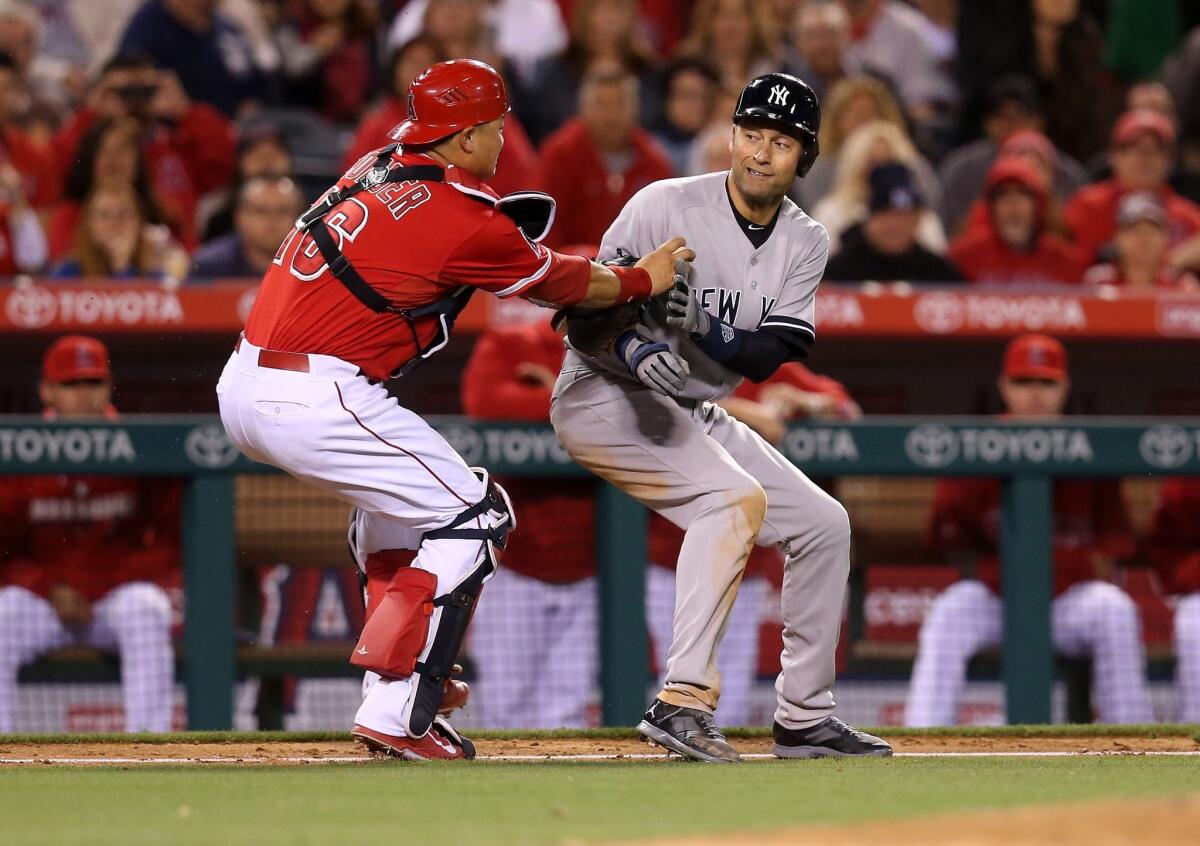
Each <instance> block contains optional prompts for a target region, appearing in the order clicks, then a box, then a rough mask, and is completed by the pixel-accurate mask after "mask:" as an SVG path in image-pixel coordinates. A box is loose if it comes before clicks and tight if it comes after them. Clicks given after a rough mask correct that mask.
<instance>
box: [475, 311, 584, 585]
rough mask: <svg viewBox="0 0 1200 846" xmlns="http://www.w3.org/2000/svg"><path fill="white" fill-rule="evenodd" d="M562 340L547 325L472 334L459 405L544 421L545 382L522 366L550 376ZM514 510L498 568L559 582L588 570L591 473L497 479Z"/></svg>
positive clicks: (489, 416) (497, 416)
mask: <svg viewBox="0 0 1200 846" xmlns="http://www.w3.org/2000/svg"><path fill="white" fill-rule="evenodd" d="M563 353H564V347H563V342H562V338H560V337H559V336H558V334H557V333H556V332H554V331H553V330H552V329H551V328H550V326H549V324H548V323H546V322H543V323H538V324H536V325H527V326H512V327H507V328H503V329H496V330H494V331H492V332H489V333H488V334H486V335H484V336H483V337H482V338H480V339H479V341H478V343H476V344H475V348H474V349H473V350H472V351H471V357H470V359H469V360H468V361H467V367H466V370H464V371H463V380H462V403H463V410H464V411H466V412H467V414H470V415H471V416H472V417H478V418H480V419H483V420H524V421H529V422H536V423H544V422H547V421H549V419H550V388H548V387H545V386H544V385H541V384H538V383H536V382H534V381H533V380H532V379H531V378H529V377H522V376H521V375H519V374H520V368H521V366H522V365H526V364H528V365H534V366H537V367H542V368H545V369H546V370H549V371H550V372H551V373H554V374H556V375H557V373H558V371H559V369H560V367H561V366H562V360H563ZM500 481H501V484H503V485H504V489H505V490H506V491H508V493H509V495H510V496H511V497H512V499H513V502H514V503H515V504H516V508H517V529H516V531H515V532H513V533H512V534H510V535H509V538H508V547H507V548H506V549H505V550H504V566H505V567H507V568H509V569H511V570H513V571H514V572H517V573H520V574H521V575H523V576H529V577H530V578H533V579H540V580H541V581H544V582H554V583H558V584H561V583H565V582H573V581H578V580H579V579H583V578H586V577H588V576H591V575H594V574H595V572H596V559H595V535H596V526H595V517H594V510H595V491H596V483H595V481H594V480H593V479H556V480H553V481H551V480H548V479H532V478H515V479H502V480H500Z"/></svg>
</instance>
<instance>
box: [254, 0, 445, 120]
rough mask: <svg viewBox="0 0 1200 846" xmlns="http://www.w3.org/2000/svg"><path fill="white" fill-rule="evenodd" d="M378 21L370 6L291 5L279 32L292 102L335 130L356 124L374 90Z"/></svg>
mask: <svg viewBox="0 0 1200 846" xmlns="http://www.w3.org/2000/svg"><path fill="white" fill-rule="evenodd" d="M376 17H377V15H376V10H375V5H374V4H372V3H368V2H367V0H300V2H293V3H291V4H288V6H287V8H286V9H285V14H284V20H283V22H282V24H281V25H280V26H279V27H277V29H276V39H277V41H278V43H279V55H280V58H281V60H282V64H283V76H284V82H285V86H284V91H285V93H286V97H287V99H288V101H290V102H292V103H295V104H297V105H299V106H303V107H306V108H310V109H316V110H317V112H319V113H320V114H321V116H322V117H324V118H325V119H326V120H328V121H330V122H332V123H335V124H353V123H354V122H356V121H357V120H358V118H359V115H361V114H362V111H363V109H364V108H365V107H366V104H367V98H368V97H369V96H370V94H371V90H372V88H373V86H372V81H373V77H374V71H375V55H374V54H375V29H376V26H377V21H376ZM435 61H437V60H435ZM431 64H432V63H431ZM425 67H429V65H426V66H425ZM398 122H399V121H397V123H398Z"/></svg>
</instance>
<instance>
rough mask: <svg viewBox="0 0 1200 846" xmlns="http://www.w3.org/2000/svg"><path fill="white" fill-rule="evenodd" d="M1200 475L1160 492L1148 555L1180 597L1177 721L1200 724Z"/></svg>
mask: <svg viewBox="0 0 1200 846" xmlns="http://www.w3.org/2000/svg"><path fill="white" fill-rule="evenodd" d="M1198 514H1200V479H1198V478H1180V477H1176V478H1171V479H1167V480H1166V481H1165V482H1163V486H1162V488H1161V490H1159V492H1158V504H1157V505H1156V506H1155V508H1154V516H1153V518H1152V519H1151V521H1150V531H1149V532H1148V533H1147V537H1146V557H1147V558H1148V559H1149V561H1150V563H1151V564H1153V565H1154V567H1155V569H1157V570H1158V573H1159V577H1160V578H1161V580H1162V584H1163V586H1164V587H1165V588H1166V589H1167V590H1168V591H1170V592H1171V593H1172V594H1174V595H1175V597H1176V600H1175V688H1176V694H1177V697H1178V701H1179V707H1178V710H1177V712H1176V714H1175V720H1176V722H1180V723H1200V520H1197V519H1196V515H1198Z"/></svg>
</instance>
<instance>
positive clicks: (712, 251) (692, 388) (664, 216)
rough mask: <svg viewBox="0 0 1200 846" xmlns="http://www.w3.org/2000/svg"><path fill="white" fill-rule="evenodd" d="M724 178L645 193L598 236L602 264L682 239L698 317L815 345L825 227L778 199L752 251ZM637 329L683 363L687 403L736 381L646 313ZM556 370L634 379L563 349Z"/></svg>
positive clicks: (605, 362) (621, 367)
mask: <svg viewBox="0 0 1200 846" xmlns="http://www.w3.org/2000/svg"><path fill="white" fill-rule="evenodd" d="M728 175H729V174H728V172H727V171H721V172H719V173H706V174H704V175H703V176H689V177H684V178H681V179H665V180H662V181H661V182H655V183H654V184H652V185H648V186H647V187H645V188H643V189H642V190H641V191H639V192H638V193H637V194H635V195H634V197H633V198H632V199H631V200H630V201H629V202H628V203H627V204H626V205H625V208H624V209H623V210H622V211H621V214H620V215H619V216H618V217H617V219H616V220H615V221H614V222H613V225H612V226H610V227H609V229H608V232H606V233H605V235H604V240H603V242H601V245H600V258H601V259H609V258H612V257H614V256H615V255H616V254H617V250H618V249H623V250H625V251H626V252H629V253H631V254H633V255H635V256H642V255H645V254H646V253H649V252H651V251H652V250H654V249H655V248H656V247H658V246H659V245H660V244H662V243H664V242H665V241H667V240H669V239H670V238H673V237H675V236H677V235H682V236H683V237H684V238H686V239H687V245H688V246H689V247H691V248H692V249H693V250H695V251H696V260H695V263H694V264H693V265H692V272H691V276H690V278H689V280H688V281H689V284H690V285H691V286H692V287H693V288H695V289H696V291H697V296H698V297H699V299H700V304H701V306H702V307H703V308H704V309H705V310H706V311H708V312H709V313H710V314H713V315H716V316H717V317H719V318H721V319H722V320H724V321H725V322H726V323H728V324H730V325H732V326H735V327H737V328H738V329H747V330H751V331H753V330H755V329H759V328H761V327H766V326H778V327H780V328H784V329H790V330H795V331H798V332H801V333H803V334H805V335H807V336H808V337H809V339H810V340H815V339H816V329H815V319H814V308H813V306H814V300H815V297H816V293H817V286H818V285H819V284H820V281H821V274H822V273H823V272H824V271H825V260H826V258H828V253H829V235H828V234H827V233H826V232H825V227H824V226H822V225H821V224H820V223H818V222H817V221H815V220H813V219H812V218H811V217H809V216H808V215H807V214H805V213H804V212H803V211H801V210H800V208H799V206H797V205H796V204H795V203H793V202H792V201H791V200H789V199H787V198H786V197H785V198H784V200H783V206H782V207H781V208H780V210H779V217H778V218H777V219H776V221H775V228H774V230H773V231H772V232H771V237H770V238H768V239H767V240H766V242H765V243H764V244H763V245H762V246H761V247H757V248H756V247H754V245H753V244H751V243H750V241H749V239H747V238H746V235H745V233H743V232H742V230H741V228H740V227H739V225H738V223H737V220H736V219H735V218H734V216H733V210H732V209H731V208H730V205H729V198H728V195H727V194H726V189H725V179H726V177H727V176H728ZM642 333H643V334H644V335H646V336H648V337H650V338H652V339H653V340H655V341H662V342H664V343H666V344H668V345H669V346H670V347H671V350H672V351H673V352H674V353H675V354H676V355H678V356H680V357H681V358H684V359H686V360H687V363H688V366H689V368H690V369H691V375H690V376H689V378H688V384H687V387H686V388H685V389H684V392H683V395H682V396H683V397H685V398H687V399H695V400H715V399H720V398H722V397H725V396H728V395H729V394H731V393H732V392H733V390H734V389H735V388H737V386H738V384H739V383H740V382H741V381H742V377H741V376H740V375H738V374H737V373H734V372H733V371H732V370H730V369H728V368H726V367H724V366H723V365H721V364H718V363H717V362H715V361H713V360H712V359H711V358H709V357H708V356H707V355H706V354H705V353H704V352H703V351H702V350H701V349H700V348H699V347H698V346H697V345H696V344H695V343H694V342H692V341H691V339H689V338H687V337H686V336H684V335H681V334H679V333H677V332H675V331H673V330H670V329H667V328H665V327H660V326H657V325H655V322H654V320H653V318H652V317H648V319H647V321H646V325H645V328H644V329H643V330H642ZM564 366H565V367H567V368H572V367H579V366H589V367H596V368H599V369H603V370H606V371H608V372H609V373H612V374H613V375H616V376H620V377H622V378H626V379H632V380H634V381H636V377H635V376H633V374H631V373H630V372H629V368H628V367H626V366H625V364H624V362H622V361H620V360H619V359H618V358H617V357H616V356H615V355H611V354H610V355H605V356H601V357H599V358H597V359H587V358H585V357H584V356H582V355H579V354H578V353H576V352H574V351H571V352H570V353H569V354H568V361H567V363H566V365H564Z"/></svg>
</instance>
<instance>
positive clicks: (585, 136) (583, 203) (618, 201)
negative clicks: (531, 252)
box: [538, 74, 672, 247]
mask: <svg viewBox="0 0 1200 846" xmlns="http://www.w3.org/2000/svg"><path fill="white" fill-rule="evenodd" d="M637 105H638V82H637V79H636V78H635V77H634V76H633V75H632V74H603V75H595V76H590V77H588V78H587V79H585V80H584V82H583V87H582V88H581V89H580V91H579V116H578V117H577V118H572V119H571V120H569V121H567V123H566V124H564V125H563V127H562V129H560V130H558V131H557V132H555V133H554V134H553V135H551V136H550V137H549V138H547V139H546V143H545V144H544V145H542V151H541V152H542V164H541V175H540V178H539V179H538V185H539V187H540V188H541V190H543V191H545V192H546V193H548V194H549V195H550V196H552V197H554V199H555V200H556V201H557V202H558V213H557V216H556V217H555V223H554V228H553V229H552V230H551V232H550V234H549V235H548V236H547V237H546V241H545V243H546V245H547V246H549V247H555V246H557V245H560V244H580V243H584V244H598V243H600V239H601V237H602V236H603V235H604V232H605V230H607V229H608V227H609V224H611V223H612V222H613V220H615V219H616V217H617V214H618V213H620V211H621V209H622V208H624V207H625V203H627V202H628V201H629V199H630V198H631V197H632V196H633V195H634V194H636V193H637V192H638V191H639V190H640V189H642V188H644V187H645V186H647V185H649V184H650V183H651V182H655V181H657V180H659V179H666V178H667V177H669V176H671V175H672V173H671V163H670V162H669V161H668V160H667V156H666V154H665V153H663V151H662V150H661V149H660V148H659V146H658V144H657V143H655V141H654V139H653V138H651V137H650V134H649V133H647V132H646V131H645V130H644V129H642V128H641V127H639V126H638V125H637Z"/></svg>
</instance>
